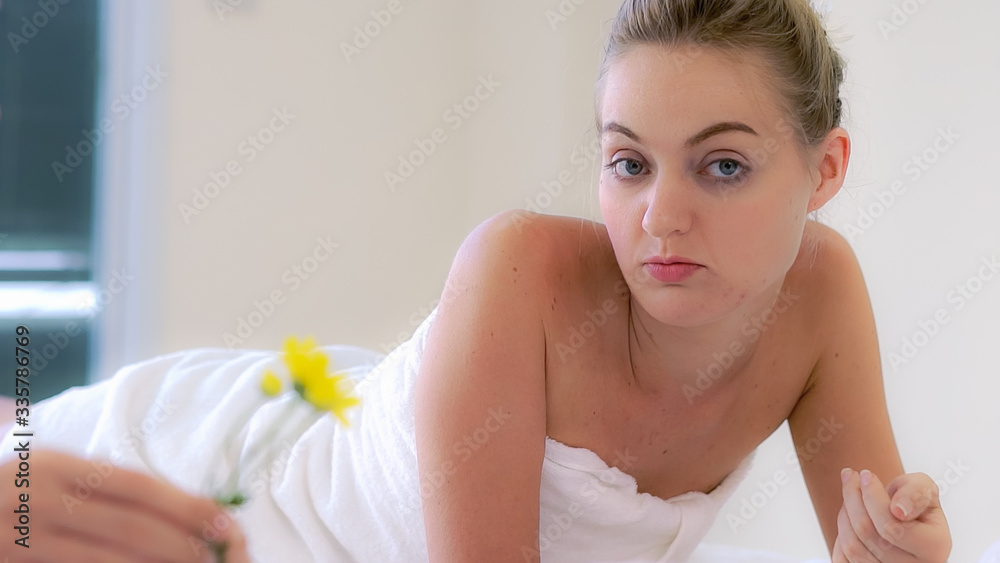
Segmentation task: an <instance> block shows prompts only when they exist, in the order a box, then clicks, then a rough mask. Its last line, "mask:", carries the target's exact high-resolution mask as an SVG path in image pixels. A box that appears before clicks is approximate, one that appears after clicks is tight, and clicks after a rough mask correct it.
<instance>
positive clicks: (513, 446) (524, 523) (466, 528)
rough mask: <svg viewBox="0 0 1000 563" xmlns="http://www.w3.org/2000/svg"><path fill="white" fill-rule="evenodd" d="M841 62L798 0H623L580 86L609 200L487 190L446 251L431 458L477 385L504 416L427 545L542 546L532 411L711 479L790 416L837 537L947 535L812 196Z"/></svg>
mask: <svg viewBox="0 0 1000 563" xmlns="http://www.w3.org/2000/svg"><path fill="white" fill-rule="evenodd" d="M842 80H843V68H842V61H841V59H840V57H839V56H838V55H837V53H836V52H835V50H834V49H833V48H832V47H831V46H830V44H829V42H828V40H827V38H826V35H825V32H824V31H823V29H822V26H821V24H820V22H819V21H818V19H817V17H816V15H815V14H814V13H813V12H812V11H811V9H810V7H809V6H808V5H807V4H806V2H805V1H804V0H768V1H754V0H729V1H723V0H629V1H626V2H625V4H624V5H623V6H622V8H621V10H620V12H619V14H618V16H617V18H616V20H615V22H614V24H613V27H612V31H611V39H610V43H609V48H608V51H607V56H606V59H605V62H604V65H603V68H602V74H601V78H600V81H599V84H598V88H597V99H596V102H597V104H596V105H597V127H598V131H599V134H600V140H601V147H602V155H603V164H604V166H603V171H602V173H601V180H600V203H601V212H602V215H603V218H604V220H605V224H604V225H601V224H596V223H589V222H586V221H580V220H575V219H566V218H555V217H545V216H539V215H530V214H529V215H523V214H518V213H507V214H503V215H500V216H498V217H496V218H494V219H492V220H490V221H488V222H487V223H485V224H484V225H482V226H480V227H479V228H478V229H477V230H476V231H475V232H473V233H472V235H470V237H469V238H468V239H467V240H466V242H465V244H464V245H463V246H462V248H461V249H460V251H459V253H458V256H457V258H456V260H455V264H454V266H453V268H452V271H451V273H450V276H449V284H450V285H452V286H455V287H466V288H469V289H468V290H467V291H465V292H463V293H460V294H459V295H458V296H456V297H454V298H452V299H450V300H447V301H446V302H443V303H442V304H441V305H440V307H439V311H438V315H437V318H436V320H435V322H434V325H433V327H432V329H431V333H430V337H429V341H428V343H427V350H426V357H425V359H424V363H423V365H422V368H421V377H420V379H419V382H418V388H417V411H416V415H417V445H418V456H419V460H420V471H421V474H422V475H426V474H429V473H430V472H432V471H433V470H434V469H435V468H439V467H442V466H444V465H445V464H447V463H448V462H449V460H450V459H451V458H452V457H453V455H454V454H453V453H452V451H451V448H450V446H451V445H452V444H455V443H456V442H459V441H461V440H462V437H463V436H466V435H468V434H469V433H470V432H472V431H473V429H475V428H476V426H477V425H479V424H482V418H483V413H485V412H486V411H487V410H489V409H490V408H499V409H503V411H504V412H505V413H507V416H508V417H509V418H508V420H507V421H506V422H505V424H504V426H503V428H502V430H501V431H497V432H496V433H495V434H493V435H492V436H491V437H490V440H489V442H488V443H486V444H485V445H484V446H483V447H482V449H481V450H480V451H479V452H477V453H476V454H475V455H474V456H471V457H470V458H469V459H468V460H467V461H465V462H464V463H462V464H459V465H457V466H456V467H455V468H454V470H453V471H452V472H451V473H450V475H449V477H448V481H447V483H446V486H442V487H441V488H440V489H439V490H438V491H437V492H436V494H434V495H433V496H432V497H430V498H428V499H425V502H424V515H425V525H426V529H427V538H428V549H429V552H430V556H431V560H432V561H480V560H508V559H510V560H513V559H514V558H515V557H518V556H520V555H521V554H522V553H523V551H522V549H521V548H522V547H523V546H529V547H530V548H531V550H538V549H539V543H540V541H541V537H540V533H539V524H540V522H539V513H538V506H539V486H540V467H542V463H543V456H544V455H545V453H546V448H547V447H549V446H552V444H547V442H546V439H545V437H546V436H548V437H550V438H551V439H553V440H557V441H558V442H560V443H563V444H565V445H570V446H574V447H577V448H583V449H587V450H590V451H592V452H593V453H596V454H597V455H598V456H599V457H600V458H601V460H604V461H605V462H606V463H608V464H609V465H615V466H618V469H620V470H621V471H622V472H624V473H627V474H629V475H631V476H633V477H634V478H635V481H636V483H637V487H638V492H640V493H642V492H647V493H650V494H652V495H654V496H656V497H659V498H662V499H669V498H671V497H674V496H675V495H681V494H682V493H686V492H689V491H701V492H704V493H708V492H710V491H712V489H713V488H714V487H715V486H716V485H717V484H718V483H720V482H721V481H723V479H724V478H725V477H726V476H727V475H728V474H730V472H732V471H734V469H735V468H737V466H738V465H739V464H740V462H741V460H743V459H744V458H745V457H746V456H747V455H748V454H750V453H751V452H752V451H753V450H754V449H755V448H756V447H757V446H758V445H759V444H760V443H761V442H762V441H763V440H764V439H765V438H766V437H767V436H768V435H769V434H771V432H772V431H774V429H776V428H777V427H778V426H779V425H780V424H781V423H782V422H783V421H785V420H786V419H787V420H788V421H789V423H790V427H791V430H792V435H793V439H794V441H795V444H796V446H797V449H799V451H800V452H801V451H804V450H805V449H806V448H807V444H808V445H809V448H810V450H809V451H811V452H812V453H810V454H808V455H800V460H801V462H802V470H803V473H804V476H805V479H806V482H807V484H808V487H809V491H810V494H811V496H812V499H813V504H814V506H815V509H816V514H817V516H818V518H819V521H820V524H821V526H822V529H823V533H824V535H825V537H826V541H827V545H828V547H829V549H830V552H831V554H832V556H833V560H834V561H835V562H841V561H944V560H945V559H946V557H947V556H948V553H949V552H950V547H951V543H950V536H949V532H948V529H947V525H946V523H945V520H944V516H943V514H942V512H941V508H940V504H939V503H938V499H937V489H936V487H935V484H934V483H933V481H932V480H931V479H930V478H929V477H928V476H927V475H925V474H922V473H914V474H904V472H903V467H902V464H901V462H900V458H899V454H898V452H897V450H896V446H895V442H894V439H893V436H892V432H891V429H890V426H889V420H888V416H887V413H886V405H885V400H884V392H883V388H882V380H881V368H880V360H879V355H878V346H877V342H876V335H875V327H874V322H873V318H872V312H871V309H870V306H869V302H868V296H867V291H866V289H865V285H864V281H863V279H862V276H861V272H860V271H859V268H858V264H857V261H856V259H855V258H854V255H853V254H852V252H851V250H850V248H849V246H848V245H847V243H846V241H845V240H844V239H843V238H841V237H840V236H839V235H837V234H836V233H835V232H834V231H832V230H831V229H829V228H827V227H824V226H822V225H820V224H818V223H815V222H811V221H808V220H807V214H809V213H811V212H813V211H816V210H817V209H819V208H820V207H821V206H822V205H823V204H824V203H826V202H827V201H829V200H830V198H832V197H833V196H834V195H835V194H836V193H837V191H838V190H839V189H840V187H841V185H842V184H843V181H844V176H845V173H846V170H847V165H848V160H849V155H850V140H849V137H848V134H847V132H846V131H845V130H844V129H842V128H840V127H839V126H838V124H839V121H840V113H841V103H840V100H839V94H838V90H839V86H840V84H841V82H842ZM594 311H605V312H606V314H605V316H604V317H603V318H604V319H605V321H604V322H603V323H598V322H594V320H593V319H594V317H593V316H592V315H593V312H594ZM588 315H591V316H588ZM762 320H763V321H764V322H761V321H762ZM588 322H590V325H589V326H590V327H592V328H593V330H592V331H591V332H592V334H591V335H589V336H588V337H586V338H583V339H582V340H581V339H580V338H577V344H579V345H572V346H570V347H569V348H567V343H569V342H570V340H571V335H573V334H580V332H581V331H580V329H581V327H584V326H588ZM748 327H750V328H748ZM706 376H707V377H706ZM831 421H835V422H831ZM831 427H832V428H834V430H833V431H831V429H830V428H831ZM824 432H825V434H824ZM831 432H835V435H831ZM817 436H819V437H821V438H820V440H821V442H817V443H821V444H822V446H821V447H819V448H814V447H813V445H812V444H811V443H810V442H809V441H810V439H814V442H815V438H816V437H817ZM825 438H829V439H825ZM813 449H815V450H817V451H812V450H813ZM623 451H628V452H631V455H630V456H629V457H628V458H627V459H625V460H624V461H623V459H622V457H621V455H620V452H623ZM859 471H860V473H859ZM543 488H544V487H543Z"/></svg>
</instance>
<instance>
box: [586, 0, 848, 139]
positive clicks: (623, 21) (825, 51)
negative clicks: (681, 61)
mask: <svg viewBox="0 0 1000 563" xmlns="http://www.w3.org/2000/svg"><path fill="white" fill-rule="evenodd" d="M642 44H652V45H661V46H664V47H671V48H677V49H682V48H685V47H696V48H702V47H707V48H716V49H720V50H722V51H723V52H728V53H732V54H739V53H741V52H747V51H749V52H752V53H756V54H758V55H759V56H760V57H761V58H762V60H763V61H764V63H765V65H766V66H767V69H768V70H769V74H770V75H771V76H770V77H771V78H772V82H771V84H772V85H773V86H774V88H775V90H776V92H777V93H778V94H779V95H780V97H781V100H780V102H779V103H782V107H783V108H784V110H785V113H786V115H787V116H788V118H789V120H790V121H791V123H792V128H793V129H795V130H796V131H797V139H796V140H797V142H798V145H799V146H800V147H801V148H807V147H813V146H815V145H816V144H817V143H819V142H820V141H822V140H823V139H824V138H825V137H826V135H827V133H829V132H830V130H832V129H833V128H834V127H837V126H839V125H840V121H841V113H842V105H843V104H842V102H841V100H840V86H841V84H842V83H843V81H844V60H843V58H841V56H840V54H839V53H838V52H837V50H836V49H835V48H834V47H833V46H832V44H831V43H830V41H829V38H828V37H827V33H826V30H825V29H824V28H823V24H822V22H821V21H820V19H819V16H818V15H817V14H816V12H815V11H814V10H813V9H812V7H811V6H810V5H809V4H808V3H807V1H806V0H625V3H624V4H622V6H621V8H620V9H619V10H618V15H617V16H616V17H615V19H614V22H613V23H612V27H611V35H610V37H609V39H608V44H607V49H606V51H605V56H604V62H603V64H602V65H601V71H600V75H599V78H598V81H597V97H596V106H595V107H596V109H597V120H598V130H600V123H599V122H600V107H599V106H600V100H601V97H602V93H603V89H604V88H603V86H604V77H605V75H606V73H607V71H608V68H609V67H610V66H611V64H613V63H614V62H615V60H617V59H618V58H619V57H621V56H622V55H623V54H625V53H626V52H627V51H628V49H629V48H630V47H633V46H635V45H642ZM693 64H696V63H693Z"/></svg>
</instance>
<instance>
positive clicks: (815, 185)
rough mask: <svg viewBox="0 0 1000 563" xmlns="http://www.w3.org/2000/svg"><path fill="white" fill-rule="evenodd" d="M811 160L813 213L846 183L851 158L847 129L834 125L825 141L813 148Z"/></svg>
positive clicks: (849, 138) (811, 209)
mask: <svg viewBox="0 0 1000 563" xmlns="http://www.w3.org/2000/svg"><path fill="white" fill-rule="evenodd" d="M810 160H811V162H810V166H811V171H812V172H813V174H812V195H810V196H809V212H810V213H811V212H813V211H816V210H817V209H819V208H820V207H823V205H825V204H826V202H828V201H830V200H831V199H833V196H835V195H837V192H839V191H840V188H841V187H842V186H843V185H844V178H845V177H846V175H847V164H848V162H849V161H850V160H851V137H850V135H848V133H847V130H845V129H844V128H842V127H834V128H833V129H832V130H831V131H830V132H829V133H828V134H827V136H826V138H825V139H824V140H823V142H822V143H820V144H819V146H817V147H816V148H815V149H813V151H812V153H811V158H810ZM815 172H818V173H819V174H818V175H817V174H815Z"/></svg>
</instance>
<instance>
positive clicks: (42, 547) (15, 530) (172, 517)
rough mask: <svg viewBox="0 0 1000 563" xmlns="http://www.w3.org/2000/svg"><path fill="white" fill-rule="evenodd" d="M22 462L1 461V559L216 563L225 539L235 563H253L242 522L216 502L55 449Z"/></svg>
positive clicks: (33, 454) (227, 553)
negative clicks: (24, 544)
mask: <svg viewBox="0 0 1000 563" xmlns="http://www.w3.org/2000/svg"><path fill="white" fill-rule="evenodd" d="M20 463H21V460H19V459H16V458H15V459H14V460H12V461H8V462H7V463H4V464H3V465H2V466H0V530H2V531H0V542H2V543H0V558H3V557H6V558H8V559H7V560H9V561H11V562H15V561H32V562H50V561H51V562H60V563H62V562H65V561H75V562H79V561H100V562H102V563H125V562H134V561H157V562H168V561H169V562H176V563H181V562H184V563H187V562H194V561H198V562H202V561H215V560H216V556H215V553H216V551H217V548H216V547H215V546H217V545H223V544H224V545H226V549H225V561H226V562H227V563H237V562H248V561H249V556H248V555H247V550H246V542H245V541H244V537H243V534H242V532H241V531H240V529H239V527H238V526H237V524H236V522H235V521H234V520H233V519H232V518H231V517H230V515H229V514H228V513H226V512H225V510H224V509H222V508H221V507H219V506H218V505H216V504H215V503H214V502H213V501H212V500H210V499H205V498H197V497H193V496H190V495H188V494H186V493H184V492H183V491H181V490H179V489H177V488H176V487H174V486H172V485H170V484H169V483H165V482H163V481H161V480H159V479H156V478H155V477H151V476H148V475H145V474H142V473H137V472H134V471H129V470H126V469H124V468H121V467H115V466H113V465H112V464H110V463H108V462H103V461H96V460H84V459H79V458H76V457H73V456H69V455H65V454H61V453H56V452H52V451H45V450H32V451H31V452H30V454H29V456H28V459H27V460H26V463H27V471H24V469H25V466H23V465H19V464H20ZM19 474H20V475H21V476H20V477H19V476H18V475H19ZM19 483H20V484H21V486H20V487H18V486H17V485H18V484H19ZM22 495H28V496H27V498H26V499H25V498H24V497H23V496H22ZM25 500H26V502H24V501H25ZM18 542H20V543H26V544H27V545H28V546H29V547H27V548H25V547H23V546H22V545H18Z"/></svg>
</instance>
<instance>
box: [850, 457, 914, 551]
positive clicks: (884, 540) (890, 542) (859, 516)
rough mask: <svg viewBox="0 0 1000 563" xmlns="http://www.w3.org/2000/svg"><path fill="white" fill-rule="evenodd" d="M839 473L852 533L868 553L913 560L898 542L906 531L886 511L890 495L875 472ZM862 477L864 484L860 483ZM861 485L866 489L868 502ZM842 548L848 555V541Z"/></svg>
mask: <svg viewBox="0 0 1000 563" xmlns="http://www.w3.org/2000/svg"><path fill="white" fill-rule="evenodd" d="M842 477H844V488H843V495H844V511H845V512H846V513H847V519H848V521H849V523H850V527H851V530H852V531H853V532H854V536H853V537H854V538H856V539H857V540H858V541H859V542H860V543H861V544H862V545H863V546H864V548H865V550H866V551H867V552H868V554H869V556H870V557H873V558H874V560H876V561H882V562H893V563H895V562H900V563H903V562H910V561H915V560H916V559H915V558H914V557H913V555H912V554H911V553H910V552H908V551H906V550H904V549H901V548H900V547H899V546H898V543H897V541H898V539H899V538H900V537H901V536H903V535H905V532H906V530H905V529H904V526H905V525H904V524H900V523H898V522H895V519H894V518H893V516H892V514H890V513H889V496H888V495H887V494H886V493H885V491H884V490H883V489H882V484H881V482H879V481H878V478H877V477H876V476H875V474H873V473H871V472H869V471H865V475H864V479H862V476H861V475H860V474H858V473H857V472H856V471H845V472H844V473H843V475H842ZM862 481H866V482H867V484H862ZM862 489H866V490H867V493H868V499H867V500H868V502H867V503H866V502H865V501H866V499H865V497H864V493H863V491H862ZM876 521H877V522H878V523H876ZM894 524H895V525H894ZM859 551H860V550H859ZM844 552H845V553H847V554H848V558H850V557H851V555H850V549H849V546H848V545H847V544H845V545H844Z"/></svg>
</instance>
